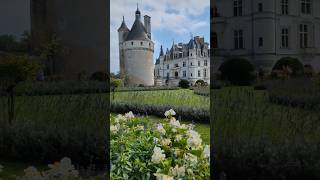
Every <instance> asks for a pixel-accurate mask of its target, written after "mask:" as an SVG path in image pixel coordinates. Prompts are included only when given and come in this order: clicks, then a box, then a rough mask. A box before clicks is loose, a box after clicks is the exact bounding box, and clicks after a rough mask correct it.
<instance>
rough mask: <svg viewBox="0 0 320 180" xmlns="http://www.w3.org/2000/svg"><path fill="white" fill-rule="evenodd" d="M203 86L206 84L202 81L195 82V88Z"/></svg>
mask: <svg viewBox="0 0 320 180" xmlns="http://www.w3.org/2000/svg"><path fill="white" fill-rule="evenodd" d="M205 84H206V83H205V82H204V80H202V79H199V80H197V81H196V85H197V86H205Z"/></svg>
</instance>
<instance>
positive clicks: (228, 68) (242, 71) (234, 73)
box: [219, 59, 255, 86]
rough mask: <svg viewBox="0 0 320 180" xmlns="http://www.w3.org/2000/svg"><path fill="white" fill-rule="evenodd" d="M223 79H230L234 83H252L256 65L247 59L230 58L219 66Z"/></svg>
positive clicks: (241, 84) (244, 84) (242, 84)
mask: <svg viewBox="0 0 320 180" xmlns="http://www.w3.org/2000/svg"><path fill="white" fill-rule="evenodd" d="M219 71H220V72H221V79H222V80H227V81H230V82H231V83H232V84H233V85H240V86H246V85H250V84H251V83H252V82H253V80H254V79H255V75H254V74H253V72H254V66H253V65H252V64H251V63H250V62H249V61H247V60H246V59H230V60H227V61H226V62H224V63H222V65H221V66H220V68H219Z"/></svg>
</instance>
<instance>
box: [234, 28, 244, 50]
mask: <svg viewBox="0 0 320 180" xmlns="http://www.w3.org/2000/svg"><path fill="white" fill-rule="evenodd" d="M234 48H235V49H243V31H242V30H237V31H234Z"/></svg>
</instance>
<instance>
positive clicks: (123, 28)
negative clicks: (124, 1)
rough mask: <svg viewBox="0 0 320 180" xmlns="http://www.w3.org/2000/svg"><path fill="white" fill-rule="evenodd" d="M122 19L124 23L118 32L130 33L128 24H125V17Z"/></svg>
mask: <svg viewBox="0 0 320 180" xmlns="http://www.w3.org/2000/svg"><path fill="white" fill-rule="evenodd" d="M122 18H123V19H122V23H121V26H120V27H119V29H118V31H130V30H129V28H128V27H127V25H126V22H124V16H123V17H122Z"/></svg>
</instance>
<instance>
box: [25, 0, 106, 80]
mask: <svg viewBox="0 0 320 180" xmlns="http://www.w3.org/2000/svg"><path fill="white" fill-rule="evenodd" d="M30 2H31V4H30V6H31V12H30V13H31V34H32V38H33V48H34V49H37V48H39V47H41V46H42V45H43V44H45V43H46V41H47V40H48V39H49V38H50V36H52V35H53V34H54V35H55V36H56V37H57V39H59V42H60V45H61V46H62V47H63V52H61V53H60V54H59V55H58V57H55V58H56V63H55V73H54V74H56V75H61V76H63V77H64V78H66V79H74V78H78V76H79V74H81V73H85V74H86V75H88V76H91V75H92V74H93V73H95V72H105V73H108V72H109V62H108V61H109V59H108V56H109V55H108V53H107V48H108V43H107V42H108V40H107V39H108V23H107V22H108V21H109V19H108V18H107V13H108V11H107V10H108V9H107V8H106V7H107V3H108V1H105V0H95V1H92V2H90V3H88V1H87V0H68V1H65V0H31V1H30ZM84 12H85V13H84Z"/></svg>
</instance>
